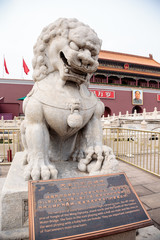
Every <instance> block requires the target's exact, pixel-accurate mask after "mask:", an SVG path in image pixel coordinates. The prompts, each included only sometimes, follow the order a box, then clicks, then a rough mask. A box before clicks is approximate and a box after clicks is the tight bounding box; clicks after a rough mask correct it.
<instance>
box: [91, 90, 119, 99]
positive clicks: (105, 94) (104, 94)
mask: <svg viewBox="0 0 160 240" xmlns="http://www.w3.org/2000/svg"><path fill="white" fill-rule="evenodd" d="M90 91H91V92H93V93H94V94H95V95H96V96H97V97H98V98H109V99H115V91H102V90H93V89H92V90H91V89H90Z"/></svg>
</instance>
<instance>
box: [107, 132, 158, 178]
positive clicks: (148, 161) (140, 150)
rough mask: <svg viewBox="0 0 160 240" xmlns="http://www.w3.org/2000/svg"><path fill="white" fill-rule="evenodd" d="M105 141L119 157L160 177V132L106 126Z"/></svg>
mask: <svg viewBox="0 0 160 240" xmlns="http://www.w3.org/2000/svg"><path fill="white" fill-rule="evenodd" d="M103 131H104V143H105V144H106V145H107V146H110V147H111V148H112V149H113V151H114V153H115V155H116V158H117V159H120V160H122V161H125V162H127V163H129V164H132V165H134V166H136V167H139V168H141V169H143V170H145V171H147V172H150V173H152V174H154V175H156V176H159V177H160V132H153V131H144V130H133V129H123V128H105V129H104V130H103Z"/></svg>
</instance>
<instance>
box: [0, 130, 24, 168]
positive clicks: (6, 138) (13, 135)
mask: <svg viewBox="0 0 160 240" xmlns="http://www.w3.org/2000/svg"><path fill="white" fill-rule="evenodd" d="M22 150H23V147H22V144H21V138H20V129H19V128H14V129H0V164H10V163H11V162H12V159H13V158H14V155H15V153H16V152H18V151H22Z"/></svg>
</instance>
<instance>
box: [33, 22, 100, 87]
mask: <svg viewBox="0 0 160 240" xmlns="http://www.w3.org/2000/svg"><path fill="white" fill-rule="evenodd" d="M100 47H101V40H100V39H99V38H98V36H97V34H96V33H95V32H94V30H92V29H91V28H90V27H89V26H88V25H85V24H83V23H81V22H79V21H78V20H77V19H66V18H60V19H58V20H57V21H55V22H54V23H51V24H50V25H48V26H47V27H45V28H44V29H43V31H42V33H41V34H40V36H39V38H38V40H37V43H36V44H35V46H34V58H33V62H32V64H33V70H34V71H33V79H34V80H35V81H39V80H42V79H44V78H45V77H46V76H47V75H48V74H49V73H52V72H54V71H57V72H58V73H59V75H60V77H61V79H62V80H64V81H73V82H77V83H78V84H81V83H84V82H87V81H89V79H90V77H91V75H92V74H93V72H95V71H96V69H97V67H98V54H99V51H100Z"/></svg>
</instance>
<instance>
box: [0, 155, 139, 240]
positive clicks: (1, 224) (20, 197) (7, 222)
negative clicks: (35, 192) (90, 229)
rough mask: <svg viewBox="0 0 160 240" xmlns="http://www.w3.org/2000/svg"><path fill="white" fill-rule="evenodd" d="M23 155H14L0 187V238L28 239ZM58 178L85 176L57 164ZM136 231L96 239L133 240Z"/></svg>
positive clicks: (70, 166) (74, 166) (67, 165)
mask: <svg viewBox="0 0 160 240" xmlns="http://www.w3.org/2000/svg"><path fill="white" fill-rule="evenodd" d="M22 159H23V152H18V153H16V155H15V157H14V160H13V162H12V164H11V167H10V170H9V172H8V175H7V178H6V180H5V183H4V185H3V188H2V193H1V199H0V216H1V219H0V239H1V240H11V239H12V240H28V239H29V229H28V182H26V181H24V177H23V165H22ZM55 165H56V168H57V169H58V172H59V175H58V177H59V178H69V177H82V176H85V175H87V174H86V173H81V172H80V171H78V170H77V163H76V162H57V163H55ZM135 236H136V231H135V230H134V231H129V232H124V233H120V234H116V235H112V236H108V237H103V238H98V239H97V240H125V239H129V240H135Z"/></svg>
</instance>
